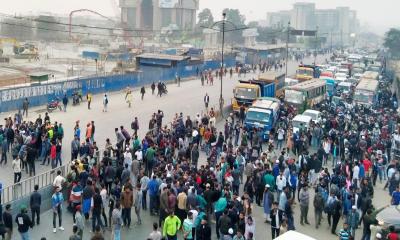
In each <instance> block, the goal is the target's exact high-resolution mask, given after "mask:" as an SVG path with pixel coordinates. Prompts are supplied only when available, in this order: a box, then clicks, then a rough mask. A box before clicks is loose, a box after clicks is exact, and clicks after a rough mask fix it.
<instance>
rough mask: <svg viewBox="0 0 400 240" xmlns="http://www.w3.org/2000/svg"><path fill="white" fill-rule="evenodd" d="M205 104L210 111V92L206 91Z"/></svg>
mask: <svg viewBox="0 0 400 240" xmlns="http://www.w3.org/2000/svg"><path fill="white" fill-rule="evenodd" d="M203 101H204V106H205V108H206V110H207V111H208V104H209V103H210V96H208V94H207V93H206V95H205V96H204V99H203Z"/></svg>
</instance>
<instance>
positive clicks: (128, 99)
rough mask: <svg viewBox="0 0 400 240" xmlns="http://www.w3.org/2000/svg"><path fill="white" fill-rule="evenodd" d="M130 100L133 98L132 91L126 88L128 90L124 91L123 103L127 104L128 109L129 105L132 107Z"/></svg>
mask: <svg viewBox="0 0 400 240" xmlns="http://www.w3.org/2000/svg"><path fill="white" fill-rule="evenodd" d="M132 98H133V96H132V90H131V89H130V88H129V87H128V88H127V89H126V94H125V101H126V103H128V107H129V108H130V107H131V105H132Z"/></svg>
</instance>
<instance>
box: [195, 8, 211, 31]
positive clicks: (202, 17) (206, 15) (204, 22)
mask: <svg viewBox="0 0 400 240" xmlns="http://www.w3.org/2000/svg"><path fill="white" fill-rule="evenodd" d="M197 17H198V19H199V20H198V22H197V26H199V27H201V26H204V27H210V26H211V25H212V24H213V23H214V17H213V15H212V13H211V10H210V9H209V8H204V9H203V10H202V11H201V12H199V14H198V15H197Z"/></svg>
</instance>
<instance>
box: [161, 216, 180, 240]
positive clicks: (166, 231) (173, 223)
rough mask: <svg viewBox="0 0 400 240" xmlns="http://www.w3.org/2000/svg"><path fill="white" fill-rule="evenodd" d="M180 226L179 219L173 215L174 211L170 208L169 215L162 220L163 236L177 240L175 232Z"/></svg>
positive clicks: (169, 239)
mask: <svg viewBox="0 0 400 240" xmlns="http://www.w3.org/2000/svg"><path fill="white" fill-rule="evenodd" d="M180 228H181V220H179V218H178V217H177V216H175V214H174V211H173V210H171V211H170V212H169V215H168V216H167V217H166V218H165V220H164V225H163V234H162V235H163V237H165V238H166V239H167V240H177V233H178V231H179V229H180Z"/></svg>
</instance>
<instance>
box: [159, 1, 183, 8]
mask: <svg viewBox="0 0 400 240" xmlns="http://www.w3.org/2000/svg"><path fill="white" fill-rule="evenodd" d="M178 2H179V0H160V1H159V7H160V8H174V7H175V5H176V4H178Z"/></svg>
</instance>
